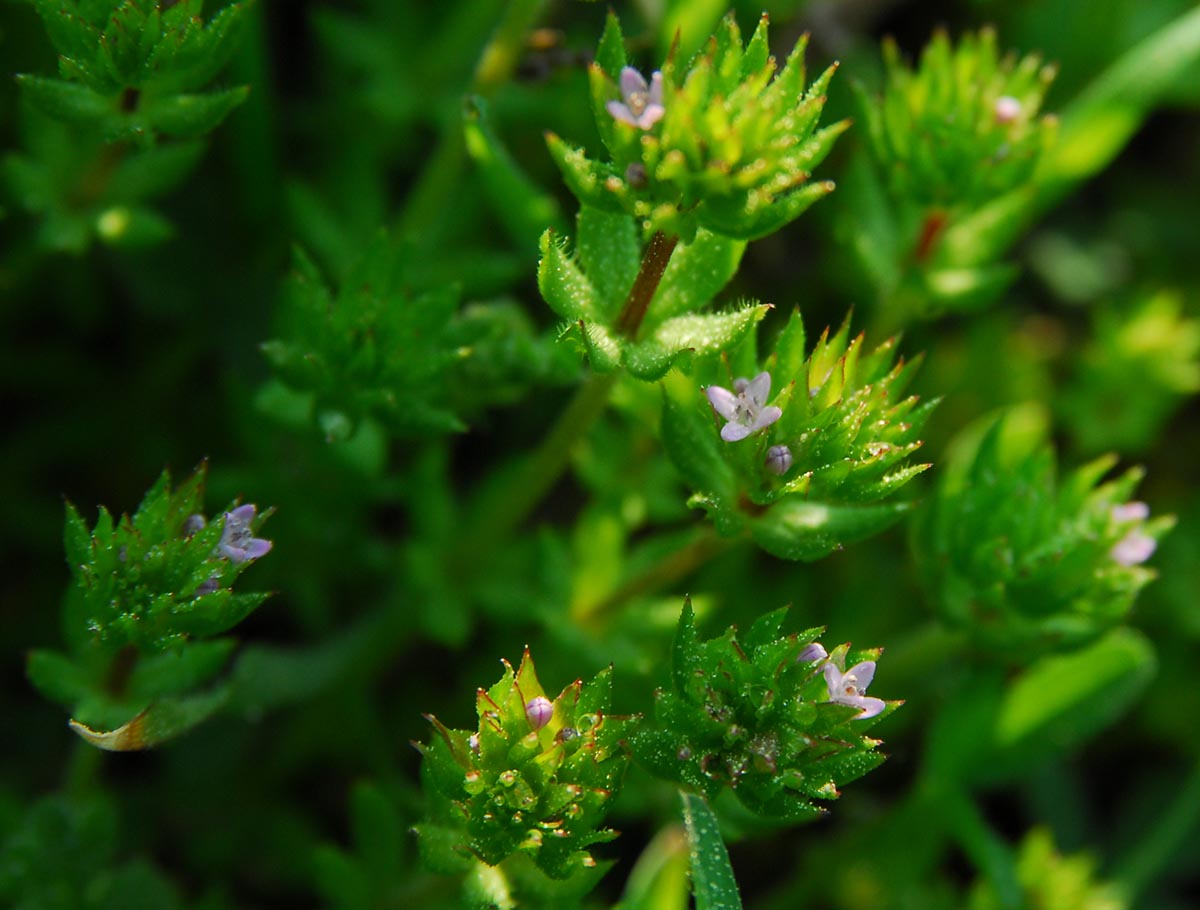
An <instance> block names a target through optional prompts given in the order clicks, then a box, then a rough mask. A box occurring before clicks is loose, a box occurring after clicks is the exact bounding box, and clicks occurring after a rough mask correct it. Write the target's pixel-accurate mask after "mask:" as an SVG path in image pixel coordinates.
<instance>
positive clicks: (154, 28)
mask: <svg viewBox="0 0 1200 910" xmlns="http://www.w3.org/2000/svg"><path fill="white" fill-rule="evenodd" d="M33 5H34V7H35V9H36V10H37V12H38V14H39V15H40V16H41V18H42V21H43V23H44V25H45V28H46V32H47V35H48V36H49V38H50V41H51V43H52V44H53V45H54V48H55V49H56V50H57V51H58V53H59V57H58V68H59V77H60V78H51V77H47V76H38V75H32V74H22V75H18V76H17V82H18V83H19V85H20V87H21V95H22V97H23V98H24V99H25V101H27V102H28V104H29V106H30V108H31V110H30V111H29V112H28V114H27V116H26V118H25V121H24V124H23V134H24V139H25V144H26V145H27V147H28V149H29V152H28V153H27V154H17V153H13V154H11V155H9V156H8V158H7V159H6V161H5V162H4V169H3V175H2V176H3V178H4V183H5V184H7V186H8V190H9V192H10V194H11V195H12V197H13V198H14V200H15V201H16V202H17V203H18V204H19V205H20V206H21V207H22V208H24V209H25V210H26V211H28V212H30V213H31V214H35V215H37V216H39V217H40V219H41V221H40V225H39V243H40V244H41V245H42V246H43V247H44V248H46V249H50V250H65V251H69V252H76V253H77V252H82V251H83V250H84V249H86V248H87V246H88V245H89V244H90V243H91V242H92V241H93V240H98V241H100V242H101V243H104V244H106V245H109V246H115V247H142V246H152V245H156V244H159V243H161V242H163V241H164V240H166V239H167V238H168V237H170V236H171V234H172V228H171V225H170V223H169V222H168V221H167V220H166V219H165V218H163V216H162V215H161V214H159V213H158V212H156V211H155V210H154V209H152V208H150V207H149V206H147V205H146V202H147V200H148V199H150V198H151V197H153V196H157V195H160V194H162V193H164V192H165V191H167V190H169V189H171V188H173V187H174V186H176V185H177V184H178V183H180V182H181V181H182V180H183V179H184V178H185V177H186V176H187V175H188V173H189V172H190V171H191V170H192V169H193V168H194V166H195V165H196V163H197V162H198V161H199V158H200V155H201V154H202V152H203V145H202V144H201V143H200V142H199V141H197V140H199V139H201V138H202V137H204V136H206V135H207V134H209V133H211V132H212V131H213V130H214V129H216V128H217V126H219V125H220V124H221V122H222V121H223V120H224V119H225V118H226V117H227V116H228V115H229V113H230V112H231V111H233V110H234V109H235V108H236V107H238V106H239V105H240V104H242V103H243V102H244V101H245V100H246V98H247V96H248V95H249V92H250V89H249V87H248V86H239V87H236V88H229V89H216V90H211V91H204V89H205V88H206V86H208V84H209V83H210V82H212V80H213V79H214V78H215V77H216V75H217V73H218V72H220V70H221V69H222V68H224V66H225V64H226V63H227V62H228V60H229V57H230V55H231V54H232V53H233V51H234V48H235V47H236V45H237V42H238V40H239V38H240V35H241V32H242V30H243V28H244V26H245V21H246V18H247V16H248V11H249V9H250V7H251V4H250V3H231V4H228V5H226V6H224V7H223V8H221V9H220V10H219V11H218V12H217V13H216V14H215V15H213V16H211V17H210V18H209V20H208V22H207V23H205V22H203V21H202V20H201V18H200V7H201V2H200V0H182V2H179V3H173V4H169V5H166V4H161V3H159V2H158V0H120V2H118V0H112V2H100V3H90V2H85V0H36V2H35V3H34V4H33Z"/></svg>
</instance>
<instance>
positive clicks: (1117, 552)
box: [1109, 502, 1158, 566]
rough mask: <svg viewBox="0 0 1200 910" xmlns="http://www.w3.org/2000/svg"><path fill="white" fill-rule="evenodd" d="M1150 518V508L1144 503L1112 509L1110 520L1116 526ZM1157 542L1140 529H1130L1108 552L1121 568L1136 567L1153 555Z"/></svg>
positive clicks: (1127, 504)
mask: <svg viewBox="0 0 1200 910" xmlns="http://www.w3.org/2000/svg"><path fill="white" fill-rule="evenodd" d="M1149 517H1150V507H1149V506H1148V505H1146V504H1145V503H1144V502H1126V503H1121V504H1120V505H1116V506H1113V507H1112V519H1113V521H1115V522H1116V523H1117V524H1129V523H1131V522H1135V521H1136V522H1142V521H1145V520H1146V519H1147V518H1149ZM1157 547H1158V541H1157V540H1155V539H1154V538H1153V537H1151V536H1150V535H1149V534H1147V533H1146V532H1145V531H1143V530H1142V529H1141V528H1140V527H1135V528H1130V529H1129V530H1128V531H1127V532H1126V533H1125V536H1124V537H1122V538H1121V539H1120V540H1118V541H1117V543H1116V545H1115V546H1114V547H1113V548H1112V549H1111V550H1110V551H1109V556H1111V557H1112V560H1113V562H1115V563H1118V564H1119V565H1122V566H1138V565H1141V564H1142V563H1144V562H1145V561H1146V560H1147V559H1149V558H1150V557H1151V556H1153V555H1154V551H1155V549H1157Z"/></svg>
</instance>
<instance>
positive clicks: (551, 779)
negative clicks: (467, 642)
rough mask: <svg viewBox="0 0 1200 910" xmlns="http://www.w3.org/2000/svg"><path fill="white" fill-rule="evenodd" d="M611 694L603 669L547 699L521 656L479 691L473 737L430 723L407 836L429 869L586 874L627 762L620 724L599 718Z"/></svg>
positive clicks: (605, 834)
mask: <svg viewBox="0 0 1200 910" xmlns="http://www.w3.org/2000/svg"><path fill="white" fill-rule="evenodd" d="M611 688H612V679H611V671H610V670H606V671H604V672H602V673H601V674H599V675H598V676H597V677H596V678H595V679H594V680H592V681H591V682H590V683H587V684H586V685H585V684H584V683H583V682H582V681H581V680H576V681H575V682H573V683H571V685H569V686H567V687H566V688H565V689H563V691H562V692H561V693H560V694H559V696H558V697H557V698H555V699H554V700H553V701H551V700H550V699H549V698H547V697H546V695H545V693H544V692H543V690H542V687H541V684H540V683H539V682H538V678H537V673H536V671H535V669H534V664H533V658H532V657H530V655H529V652H528V650H527V651H526V652H525V656H524V658H523V659H522V660H521V666H520V668H519V669H518V670H517V671H516V672H514V671H513V669H512V667H511V666H510V665H509V664H508V662H507V661H506V662H505V664H504V676H503V677H502V678H501V679H500V681H499V682H498V683H496V684H495V685H494V686H492V687H491V688H490V689H488V690H486V691H485V690H483V689H480V690H479V693H478V696H477V698H476V708H477V711H478V715H479V726H478V728H477V729H476V730H474V731H468V730H452V729H449V728H447V727H446V726H444V725H443V724H442V723H441V722H440V721H438V720H437V719H436V718H434V717H430V718H429V720H430V722H431V723H432V724H433V725H434V731H435V735H434V737H433V739H432V741H431V742H430V743H429V744H427V745H421V746H419V747H418V748H420V750H421V753H422V754H423V755H424V762H423V766H422V774H423V776H424V779H425V781H426V784H427V785H428V786H427V788H426V792H427V793H429V794H430V796H431V806H430V813H429V818H428V820H427V821H426V822H425V823H424V824H422V825H420V826H418V829H417V830H418V833H419V834H420V835H421V848H422V852H423V854H424V855H425V856H426V858H427V859H428V860H429V862H430V863H431V864H432V865H433V866H434V867H435V868H441V869H456V868H461V867H462V864H463V863H464V861H469V859H470V857H475V858H477V859H479V860H481V861H482V862H484V863H486V864H487V865H489V866H495V865H498V864H499V863H501V862H503V861H505V860H506V859H508V858H509V857H512V856H514V855H518V854H519V855H523V856H525V857H527V858H529V859H531V860H532V861H533V863H535V864H536V865H537V867H538V868H539V869H541V870H542V871H543V872H544V873H545V874H546V875H548V876H550V877H551V878H555V879H564V878H568V877H571V876H573V875H575V874H576V873H578V872H580V871H581V870H584V869H589V868H592V867H594V866H595V860H594V859H593V858H592V856H591V854H590V853H589V852H588V848H589V847H590V846H591V845H593V844H596V843H601V842H604V841H608V840H611V839H612V838H614V837H616V832H615V831H612V830H610V829H607V828H604V827H602V824H603V820H604V816H605V815H606V814H607V812H608V807H609V805H610V803H611V802H612V798H613V796H614V795H615V793H616V791H617V789H618V788H619V787H620V785H621V780H622V777H623V775H624V772H625V768H626V766H627V764H628V756H627V755H626V753H625V751H624V749H623V747H622V745H621V741H622V739H623V738H624V736H625V732H626V729H627V727H628V725H629V723H630V719H629V718H625V717H617V716H614V715H611V714H609V713H608V704H609V699H610V694H611Z"/></svg>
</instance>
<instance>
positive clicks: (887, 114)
mask: <svg viewBox="0 0 1200 910" xmlns="http://www.w3.org/2000/svg"><path fill="white" fill-rule="evenodd" d="M883 57H884V65H885V69H886V75H887V84H886V86H885V87H884V89H883V93H882V95H881V97H879V98H874V97H871V95H870V94H869V92H868V91H867V90H866V89H865V88H863V87H861V86H859V87H858V99H859V107H860V109H861V112H862V116H863V121H864V123H865V125H866V140H867V147H868V149H869V152H870V158H871V161H870V163H869V164H867V163H865V162H864V163H860V166H859V167H858V169H857V170H856V171H855V172H854V185H853V187H852V188H851V194H852V195H853V196H854V197H855V202H856V204H857V206H858V208H859V209H860V211H861V210H865V211H869V212H870V213H871V214H870V215H869V216H867V217H865V218H862V219H861V221H860V223H862V224H867V225H870V227H869V229H868V230H866V231H862V230H860V231H856V237H855V240H854V243H855V246H856V249H855V252H856V254H857V256H858V258H859V259H860V261H861V262H862V264H863V265H864V266H865V267H866V269H867V272H868V274H870V275H871V280H872V282H873V283H874V284H875V286H876V287H877V288H878V289H879V290H881V291H882V292H883V294H884V296H885V299H889V304H890V305H891V306H893V307H899V308H900V309H901V311H902V312H904V313H905V315H912V314H914V313H918V314H919V313H936V312H939V311H941V310H943V309H971V308H977V307H980V306H983V305H985V304H987V303H990V302H991V301H992V300H994V299H995V297H996V296H997V295H998V294H999V293H1000V292H1001V291H1003V289H1004V288H1005V287H1006V286H1007V285H1008V283H1009V282H1010V281H1011V280H1012V277H1013V271H1012V269H1011V268H1009V267H1006V266H1003V265H998V264H996V259H997V258H998V256H999V255H1000V253H1001V252H1002V251H1003V247H1002V246H1000V245H999V244H998V243H997V242H996V240H995V239H994V238H995V237H997V235H1002V234H1003V233H1004V231H1005V229H1006V228H1007V227H1008V226H1009V225H1010V224H1011V223H1012V221H1013V219H1015V218H1018V217H1020V216H1021V212H1022V211H1023V208H1022V206H1023V205H1024V202H1025V200H1026V198H1027V195H1028V188H1029V186H1030V185H1031V184H1032V182H1033V180H1034V176H1035V173H1036V172H1037V169H1038V165H1039V162H1040V161H1041V159H1042V157H1043V155H1044V154H1045V152H1046V150H1047V149H1048V148H1049V147H1050V146H1051V145H1052V143H1053V140H1054V136H1055V133H1056V126H1057V120H1056V119H1054V118H1052V117H1048V116H1047V117H1039V116H1038V115H1039V112H1040V110H1041V106H1042V102H1043V99H1044V96H1045V94H1046V90H1047V88H1048V86H1049V84H1050V82H1051V80H1052V79H1053V78H1054V69H1053V67H1050V66H1043V65H1042V63H1041V60H1040V59H1039V58H1038V57H1037V56H1034V55H1030V56H1027V57H1023V58H1021V59H1018V58H1017V56H1016V55H1015V54H1009V55H1007V56H1005V57H1001V56H1000V54H999V52H998V50H997V44H996V35H995V33H994V32H993V31H992V30H990V29H984V30H983V31H980V32H979V33H978V34H966V35H964V36H963V37H962V38H961V39H960V40H959V42H958V44H957V45H956V46H955V45H952V44H951V42H950V39H949V37H948V36H947V35H946V33H945V32H942V31H939V32H937V33H935V34H934V36H933V38H932V40H931V41H930V42H929V44H928V45H926V47H925V50H924V51H923V53H922V55H921V60H920V64H919V65H918V66H917V68H916V69H915V70H914V69H910V68H909V67H908V66H907V65H906V64H905V63H904V62H903V60H902V59H901V57H900V52H899V50H898V49H897V47H896V45H895V43H894V42H892V41H885V42H884V45H883ZM985 210H986V211H987V212H989V213H990V214H989V215H988V216H987V218H986V219H984V218H983V217H982V212H983V211H985ZM977 213H980V214H979V216H978V217H977ZM968 225H969V226H968Z"/></svg>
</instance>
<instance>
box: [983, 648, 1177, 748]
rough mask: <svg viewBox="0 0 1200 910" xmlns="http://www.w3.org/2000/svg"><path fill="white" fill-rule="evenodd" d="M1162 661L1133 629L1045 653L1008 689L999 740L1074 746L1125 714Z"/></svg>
mask: <svg viewBox="0 0 1200 910" xmlns="http://www.w3.org/2000/svg"><path fill="white" fill-rule="evenodd" d="M1157 663H1158V662H1157V660H1156V658H1155V655H1154V648H1153V647H1152V646H1151V644H1150V642H1148V641H1147V640H1146V638H1145V637H1144V636H1143V635H1141V634H1140V633H1139V632H1136V631H1135V630H1133V629H1114V630H1113V631H1112V632H1110V633H1109V634H1108V635H1107V636H1106V637H1104V638H1102V639H1101V640H1100V641H1098V642H1096V643H1095V644H1093V645H1090V646H1089V647H1087V648H1084V649H1083V650H1080V651H1076V652H1073V653H1070V654H1063V655H1057V656H1051V657H1045V658H1043V659H1042V660H1041V661H1040V662H1039V663H1036V664H1034V665H1033V666H1032V667H1030V668H1029V669H1028V670H1026V671H1025V673H1024V674H1023V675H1022V676H1021V677H1020V678H1019V679H1017V680H1016V682H1015V683H1013V685H1012V686H1011V687H1010V688H1009V690H1008V691H1007V692H1006V693H1005V695H1004V699H1003V701H1002V702H1001V704H1000V711H999V716H998V717H997V718H996V741H997V743H998V744H999V745H1001V746H1004V747H1006V748H1012V749H1016V748H1027V749H1036V750H1039V751H1044V750H1046V749H1049V748H1053V749H1055V750H1063V749H1067V748H1070V747H1071V746H1073V745H1075V744H1077V743H1080V742H1082V741H1084V740H1085V739H1087V738H1088V737H1089V736H1092V735H1094V734H1095V733H1097V732H1098V731H1100V730H1102V729H1104V728H1105V727H1106V726H1108V725H1109V724H1111V723H1112V722H1113V721H1114V720H1116V719H1117V718H1118V717H1120V716H1121V714H1122V713H1124V711H1125V710H1126V709H1127V708H1128V707H1129V706H1130V705H1131V704H1132V703H1133V702H1134V701H1135V700H1136V699H1137V698H1138V697H1139V696H1140V695H1141V694H1142V693H1143V692H1144V691H1145V690H1146V687H1147V686H1148V685H1149V684H1150V682H1151V680H1152V679H1153V678H1154V674H1155V670H1156V667H1157Z"/></svg>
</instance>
